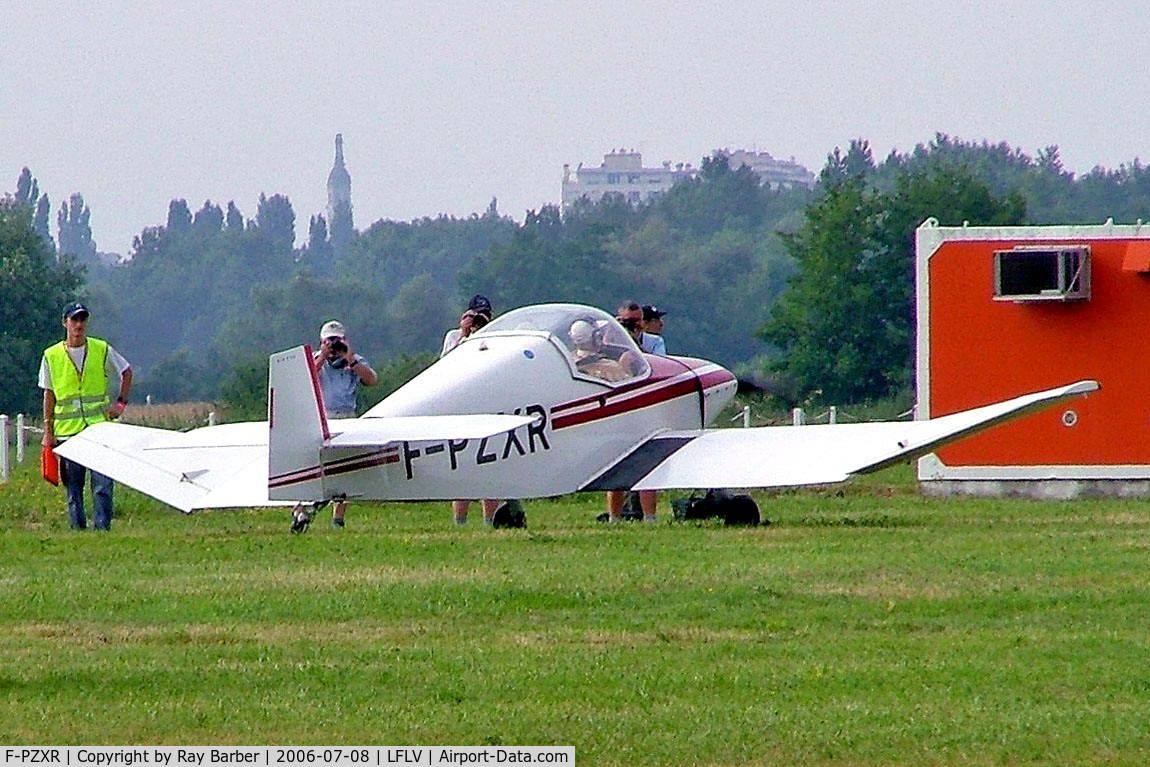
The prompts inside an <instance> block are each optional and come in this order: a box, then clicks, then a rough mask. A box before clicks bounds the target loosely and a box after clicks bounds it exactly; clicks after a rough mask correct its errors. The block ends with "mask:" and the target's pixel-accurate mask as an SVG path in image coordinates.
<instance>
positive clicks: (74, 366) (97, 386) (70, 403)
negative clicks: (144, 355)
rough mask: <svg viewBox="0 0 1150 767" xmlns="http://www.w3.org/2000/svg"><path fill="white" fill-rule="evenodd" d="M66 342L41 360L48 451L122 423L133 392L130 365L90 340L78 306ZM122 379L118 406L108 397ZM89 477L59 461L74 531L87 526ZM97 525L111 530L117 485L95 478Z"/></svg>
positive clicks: (67, 319) (68, 321) (69, 317)
mask: <svg viewBox="0 0 1150 767" xmlns="http://www.w3.org/2000/svg"><path fill="white" fill-rule="evenodd" d="M63 324H64V329H65V331H67V337H66V338H65V339H64V340H63V341H61V342H60V343H58V344H54V345H53V346H49V347H48V348H47V349H45V350H44V357H43V358H42V359H41V360H40V388H41V389H43V390H44V439H43V444H44V446H45V447H55V446H56V445H57V444H59V443H60V442H63V441H64V440H66V439H68V438H69V437H74V436H76V435H77V434H79V433H80V432H82V431H83V430H84V429H86V428H87V427H89V426H91V425H92V424H94V423H100V422H102V421H107V420H111V419H116V418H119V417H120V415H121V414H123V412H124V408H125V407H126V406H127V404H128V394H129V392H131V390H132V368H131V366H130V365H129V364H128V361H127V360H126V359H124V358H123V357H122V356H120V354H119V353H118V352H117V351H116V350H115V349H113V348H112V346H111V345H110V344H109V343H108V342H107V341H104V340H101V339H99V338H89V337H88V309H87V307H85V306H84V305H83V304H81V303H79V302H76V301H73V302H72V303H70V304H68V305H67V306H65V307H64V319H63ZM113 374H114V375H116V376H118V377H119V379H120V388H119V395H118V396H117V397H116V401H115V403H112V402H111V401H110V399H109V396H108V380H109V378H110V377H111V376H112V375H113ZM84 472H85V469H84V467H83V466H81V465H80V464H78V463H75V462H73V461H69V460H68V459H66V458H61V459H60V478H61V480H62V481H63V482H64V487H65V488H67V491H68V517H69V521H70V522H71V524H72V528H73V529H75V530H83V529H84V528H85V527H87V526H88V522H87V519H85V517H84ZM92 499H93V501H94V505H95V509H94V513H93V517H92V522H93V524H94V526H95V528H96V529H97V530H109V529H111V527H112V480H111V478H110V477H106V476H104V475H103V474H100V473H98V472H95V471H93V472H92Z"/></svg>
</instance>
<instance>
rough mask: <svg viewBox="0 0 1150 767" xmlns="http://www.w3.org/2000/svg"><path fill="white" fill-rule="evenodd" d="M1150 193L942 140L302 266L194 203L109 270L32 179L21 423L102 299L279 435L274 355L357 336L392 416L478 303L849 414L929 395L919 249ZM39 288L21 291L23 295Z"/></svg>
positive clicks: (22, 280)
mask: <svg viewBox="0 0 1150 767" xmlns="http://www.w3.org/2000/svg"><path fill="white" fill-rule="evenodd" d="M1148 213H1150V173H1148V172H1147V170H1146V169H1145V168H1144V167H1143V166H1142V165H1141V164H1140V163H1139V162H1138V161H1134V162H1132V163H1131V164H1129V165H1124V166H1122V167H1121V168H1119V169H1117V170H1106V169H1102V168H1096V169H1094V170H1092V171H1091V172H1089V173H1087V174H1084V175H1082V176H1080V177H1075V176H1074V175H1073V174H1071V173H1069V172H1067V171H1066V170H1065V169H1064V168H1063V167H1062V165H1061V162H1060V160H1059V157H1058V150H1057V148H1056V147H1049V148H1046V149H1043V150H1041V151H1040V152H1038V154H1037V155H1036V156H1035V157H1031V156H1029V155H1027V154H1025V153H1024V152H1021V151H1020V150H1017V149H1014V148H1011V147H1009V146H1007V145H1005V144H990V143H988V142H981V143H975V142H963V141H960V140H957V139H953V138H950V137H948V136H945V135H942V134H940V135H937V136H936V137H935V138H934V139H933V140H932V141H931V142H929V143H928V144H923V145H920V146H918V147H915V148H914V150H912V151H911V152H909V153H906V154H899V153H891V154H890V155H889V156H887V157H886V158H884V159H883V160H881V161H876V159H875V158H874V157H873V155H872V153H871V151H870V148H869V145H868V144H867V142H865V141H863V140H856V141H854V142H852V143H851V144H850V145H849V147H848V148H847V149H846V151H841V150H838V149H836V150H835V151H833V152H832V153H831V154H830V155H829V156H828V159H827V163H826V165H825V167H824V168H823V169H822V172H821V174H820V176H819V180H818V183H817V185H816V187H815V189H813V190H808V189H805V188H797V189H782V190H778V189H775V190H773V189H770V188H768V187H766V186H763V185H762V184H760V183H759V179H758V178H757V177H756V176H755V174H754V173H753V172H752V171H751V170H750V169H749V168H747V167H745V166H744V167H740V168H731V167H729V165H728V162H727V159H726V158H725V157H724V156H723V155H716V156H714V157H709V158H704V160H703V161H702V164H701V167H700V171H699V173H698V175H697V176H696V177H695V178H693V179H690V180H687V181H683V182H681V183H679V184H678V185H676V186H675V187H674V188H673V189H672V190H670V191H669V192H668V193H667V194H665V195H664V196H662V197H661V198H659V199H658V200H655V201H653V202H652V203H649V204H646V205H642V206H638V207H635V206H631V205H629V204H627V203H626V202H625V201H623V200H622V199H620V198H618V197H611V196H608V197H605V198H604V199H602V200H600V201H598V202H595V203H590V202H586V201H583V202H581V203H579V204H576V205H575V206H573V207H572V208H570V209H568V210H566V211H562V212H561V211H560V210H559V209H558V208H557V207H555V206H553V205H545V206H543V207H541V208H539V209H538V210H533V211H528V213H527V215H526V218H525V220H524V221H523V223H522V224H519V223H516V222H515V221H514V220H513V219H511V218H509V217H506V216H503V215H501V214H500V213H499V211H498V208H497V204H496V202H495V201H494V200H493V201H492V204H491V205H490V206H489V207H488V209H487V210H485V211H484V212H483V213H481V214H480V213H477V214H473V215H471V216H468V217H465V218H455V217H449V216H438V217H435V218H423V219H417V220H413V221H409V222H398V221H390V220H380V221H376V222H375V223H373V224H371V225H370V226H369V227H367V228H366V229H363V230H360V231H352V232H351V233H350V236H347V234H346V233H345V234H343V235H341V238H340V241H339V242H333V241H332V238H331V236H330V235H329V233H328V231H327V226H326V222H324V221H323V219H322V217H312V218H311V220H310V222H309V227H308V237H307V239H306V242H305V244H304V245H303V246H302V247H299V248H296V247H295V246H294V242H295V239H296V238H295V223H296V216H295V212H294V210H293V208H292V205H291V202H290V201H289V200H288V199H287V198H286V197H284V196H282V195H271V196H270V197H269V196H264V195H261V196H260V198H259V200H258V201H256V208H255V215H254V216H253V217H251V218H247V217H245V215H244V214H243V212H242V211H241V210H240V208H239V206H237V204H236V203H235V202H234V201H231V202H228V203H227V204H226V205H219V204H217V203H213V202H212V201H210V200H209V201H205V202H204V203H203V204H202V205H201V206H200V207H199V208H198V209H197V210H194V211H193V209H192V207H191V206H189V205H188V203H187V202H186V201H185V200H182V199H177V200H173V201H172V202H171V203H170V205H169V209H168V215H167V219H166V221H165V222H164V223H163V224H160V225H156V226H152V227H147V228H145V229H144V230H143V231H142V232H140V234H139V235H138V236H136V237H135V238H134V240H133V244H132V249H131V253H130V257H129V258H128V259H125V260H124V261H123V262H122V263H118V264H108V263H106V262H105V260H103V259H101V258H99V256H98V252H97V250H96V247H95V243H94V242H93V241H92V238H91V229H90V215H91V214H90V212H89V211H88V210H87V206H86V205H85V204H84V202H83V198H82V197H81V196H79V195H73V196H72V197H71V198H69V200H68V202H67V203H66V204H64V205H62V206H61V207H60V211H59V214H58V217H57V224H58V230H59V243H58V245H57V244H56V243H53V242H52V241H51V238H50V236H49V234H48V226H47V222H48V221H49V218H50V202H49V201H48V198H47V195H46V194H41V193H40V192H39V190H38V188H37V185H36V182H35V179H34V177H33V176H32V175H31V173H30V171H28V170H27V169H25V171H24V173H22V174H21V175H20V177H19V179H18V181H17V188H16V191H15V194H9V195H7V196H6V197H5V198H4V199H3V201H0V259H2V263H3V271H2V272H0V320H3V323H2V324H0V333H3V334H5V335H4V340H5V341H6V343H4V345H3V346H2V347H0V354H2V355H3V356H2V357H0V373H4V374H7V375H8V376H9V378H8V379H7V380H14V381H24V382H27V383H28V386H24V385H19V386H15V387H8V389H7V391H6V392H5V394H4V395H2V396H0V412H13V411H15V410H18V409H23V410H31V411H32V412H35V401H36V399H37V398H38V392H36V391H35V389H34V376H35V372H34V371H35V366H36V362H37V360H38V357H39V353H40V351H41V350H42V349H43V348H44V347H45V346H47V345H48V344H49V343H50V342H51V341H53V340H55V339H57V338H58V337H59V336H60V328H59V325H58V323H59V320H58V318H57V317H56V316H55V315H56V314H57V313H58V310H59V306H60V305H62V303H63V302H64V300H65V299H66V298H70V297H72V296H75V295H79V296H82V297H83V298H84V299H85V300H86V301H88V302H89V305H90V306H91V308H92V311H93V323H92V324H93V327H92V332H93V333H95V334H97V335H103V336H105V337H108V338H109V339H111V340H112V341H113V343H115V345H116V346H117V348H119V349H121V350H122V351H123V352H124V353H125V355H126V356H128V358H129V359H130V360H131V361H132V362H133V365H134V366H135V367H136V369H137V374H138V385H137V391H138V392H139V394H140V395H141V396H142V395H144V394H151V395H152V396H153V398H154V399H156V400H158V401H178V400H186V399H217V398H218V399H223V400H226V401H229V402H232V403H234V404H235V405H236V406H237V407H241V408H242V407H246V408H247V410H248V411H249V413H250V414H258V412H259V407H260V404H259V403H260V401H261V400H262V396H263V388H264V386H265V382H266V378H265V377H264V375H265V373H264V371H265V370H266V358H267V355H268V354H269V353H270V352H271V351H274V350H276V349H280V348H285V347H288V346H291V345H295V344H298V343H305V342H314V341H315V340H316V339H315V335H316V333H317V331H318V328H319V327H320V325H321V324H322V323H323V322H324V321H326V320H328V319H332V318H338V319H340V320H341V321H343V322H344V323H345V324H346V325H347V326H348V329H349V334H350V335H351V337H352V340H353V343H355V345H356V347H357V350H358V351H360V352H362V353H363V354H365V356H367V357H368V358H369V359H371V360H372V361H373V363H375V364H376V366H377V369H380V370H381V372H382V373H384V378H385V380H386V381H387V382H388V383H387V384H386V385H385V386H383V387H380V388H379V389H377V390H375V391H374V392H371V393H370V396H371V398H372V399H378V397H379V396H381V395H382V394H383V393H385V392H386V391H388V390H389V389H392V388H394V387H395V386H397V385H398V384H399V383H401V382H402V380H404V379H405V378H406V377H408V376H410V375H411V374H413V372H415V371H418V369H420V367H421V366H423V365H426V364H428V363H429V362H430V361H431V360H432V359H434V356H435V353H436V351H437V350H438V347H439V343H440V339H442V336H443V333H444V332H445V331H446V330H447V329H448V328H450V327H452V326H454V325H455V323H456V321H457V318H458V315H459V312H460V310H461V308H462V306H463V305H465V303H466V300H467V297H469V296H470V295H472V294H473V293H483V294H485V295H487V296H488V297H489V298H491V300H492V302H493V303H494V304H495V309H496V312H497V313H500V312H503V311H507V310H509V309H512V308H515V307H517V306H522V305H525V304H529V303H538V302H544V301H569V302H579V303H589V304H593V305H597V306H601V307H603V308H605V309H607V310H608V311H611V310H613V309H614V308H615V307H616V306H617V305H618V304H619V303H620V302H621V301H622V300H625V299H632V298H633V299H636V300H639V301H640V302H642V303H654V304H657V305H659V306H660V307H661V308H664V309H667V310H669V311H670V314H669V315H668V317H667V328H666V335H667V339H668V343H669V345H670V349H671V351H672V353H676V354H687V355H694V356H700V357H706V358H708V359H713V360H716V361H718V362H721V363H723V364H725V365H728V366H730V367H733V368H735V369H736V370H737V371H739V372H741V373H744V374H747V373H753V372H759V371H765V372H768V373H770V374H771V376H773V379H774V381H775V382H776V383H777V384H778V387H779V389H780V391H783V392H786V393H787V394H788V395H789V396H791V397H793V398H795V399H813V400H821V401H829V402H836V403H840V404H845V403H850V402H859V401H863V400H867V399H874V398H881V397H888V396H891V395H892V394H895V393H897V392H899V391H905V390H907V389H908V387H910V385H911V383H912V381H911V375H912V356H911V355H912V346H913V330H914V315H913V311H914V307H913V291H914V259H913V232H914V229H915V227H917V226H918V224H920V223H921V222H922V221H923V220H924V219H925V218H927V217H935V218H937V219H939V221H940V222H941V223H942V224H944V225H945V224H960V223H962V222H963V221H969V222H970V223H971V224H972V225H980V224H987V225H990V224H995V225H1002V224H1024V223H1034V224H1046V223H1089V222H1100V221H1102V220H1104V219H1105V218H1107V217H1111V216H1112V217H1114V218H1115V219H1116V220H1120V221H1132V220H1134V219H1137V218H1150V216H1148V215H1147V214H1148ZM17 285H19V287H17Z"/></svg>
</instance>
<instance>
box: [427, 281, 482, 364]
mask: <svg viewBox="0 0 1150 767" xmlns="http://www.w3.org/2000/svg"><path fill="white" fill-rule="evenodd" d="M489 322H491V302H490V301H488V300H487V297H486V296H481V295H478V294H476V295H474V296H472V297H471V302H470V303H468V304H467V311H465V312H464V313H463V314H462V315H460V317H459V327H458V328H453V329H451V330H449V331H447V335H445V336H444V337H443V350H442V351H441V352H439V356H440V357H443V356H444V355H445V354H447V353H448V352H449V351H451V350H452V349H454V348H455V347H457V346H459V345H460V344H461V343H463V340H464V339H465V338H467V337H468V336H470V335H471V334H472V333H474V332H475V331H477V330H479V329H480V328H482V327H483V326H484V325H486V324H487V323H489Z"/></svg>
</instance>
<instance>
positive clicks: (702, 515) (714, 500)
mask: <svg viewBox="0 0 1150 767" xmlns="http://www.w3.org/2000/svg"><path fill="white" fill-rule="evenodd" d="M671 508H672V510H673V511H674V513H675V519H678V520H682V521H690V520H694V519H714V518H716V517H721V518H722V520H723V524H726V525H750V526H752V527H754V526H756V525H759V524H761V523H762V517H761V515H760V514H759V504H757V503H755V499H754V498H752V497H751V496H749V495H731V494H730V493H729V492H727V491H726V490H708V491H707V492H706V494H704V495H701V496H700V495H695V494H693V493H692V494H691V496H690V497H688V498H676V499H675V500H673V501H671ZM766 524H770V522H769V521H768V522H767V523H766Z"/></svg>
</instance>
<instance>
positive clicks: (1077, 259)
mask: <svg viewBox="0 0 1150 767" xmlns="http://www.w3.org/2000/svg"><path fill="white" fill-rule="evenodd" d="M994 298H995V300H996V301H1073V300H1080V301H1081V300H1088V299H1089V298H1090V248H1089V247H1087V246H1084V245H1083V246H1077V247H1068V248H1067V247H1053V248H1052V247H1049V246H1039V247H1032V246H1027V247H1017V248H1014V249H1012V250H996V251H995V252H994Z"/></svg>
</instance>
